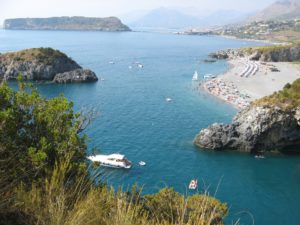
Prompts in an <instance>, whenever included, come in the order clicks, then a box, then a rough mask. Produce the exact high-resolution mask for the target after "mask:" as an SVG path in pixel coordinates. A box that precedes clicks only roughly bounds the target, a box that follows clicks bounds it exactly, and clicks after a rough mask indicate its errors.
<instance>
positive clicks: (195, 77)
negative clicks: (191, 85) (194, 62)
mask: <svg viewBox="0 0 300 225" xmlns="http://www.w3.org/2000/svg"><path fill="white" fill-rule="evenodd" d="M197 80H198V72H197V71H195V73H194V75H193V78H192V81H197Z"/></svg>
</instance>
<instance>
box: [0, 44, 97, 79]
mask: <svg viewBox="0 0 300 225" xmlns="http://www.w3.org/2000/svg"><path fill="white" fill-rule="evenodd" d="M19 74H21V75H22V76H23V78H24V80H35V81H55V82H57V83H62V82H64V83H71V82H92V81H97V80H98V78H97V76H96V75H95V73H93V72H92V71H90V70H84V69H82V68H81V66H79V65H78V64H77V63H76V62H75V61H74V60H72V59H71V58H69V57H68V56H67V55H65V54H64V53H62V52H60V51H58V50H54V49H51V48H33V49H26V50H22V51H18V52H10V53H5V54H0V79H4V80H14V79H16V78H17V77H18V75H19ZM56 76H57V77H56Z"/></svg>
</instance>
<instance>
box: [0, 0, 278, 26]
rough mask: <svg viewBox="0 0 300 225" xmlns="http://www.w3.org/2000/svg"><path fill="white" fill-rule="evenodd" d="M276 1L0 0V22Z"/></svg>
mask: <svg viewBox="0 0 300 225" xmlns="http://www.w3.org/2000/svg"><path fill="white" fill-rule="evenodd" d="M274 1H275V0H0V24H2V23H3V21H4V19H8V18H23V17H51V16H91V17H106V16H119V17H121V18H122V16H126V15H130V14H131V13H137V12H139V11H147V10H151V9H155V8H160V7H167V8H186V9H193V11H197V10H199V12H201V11H202V12H203V11H217V10H227V9H230V10H238V11H244V12H251V11H256V10H259V9H262V8H264V7H266V6H268V5H269V4H271V3H272V2H274Z"/></svg>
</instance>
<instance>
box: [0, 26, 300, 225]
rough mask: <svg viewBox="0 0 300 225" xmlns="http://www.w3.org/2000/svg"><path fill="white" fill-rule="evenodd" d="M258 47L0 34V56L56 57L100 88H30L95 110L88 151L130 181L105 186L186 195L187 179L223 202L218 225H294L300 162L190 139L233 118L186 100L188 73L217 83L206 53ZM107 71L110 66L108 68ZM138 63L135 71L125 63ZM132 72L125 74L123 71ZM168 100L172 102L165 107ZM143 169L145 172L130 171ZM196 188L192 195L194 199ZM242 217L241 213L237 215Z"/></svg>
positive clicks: (215, 103)
mask: <svg viewBox="0 0 300 225" xmlns="http://www.w3.org/2000/svg"><path fill="white" fill-rule="evenodd" d="M257 44H258V43H251V42H244V41H237V40H229V39H222V38H219V37H205V36H178V35H170V34H157V33H137V32H132V33H99V32H61V31H3V30H1V31H0V52H6V51H14V50H20V49H24V48H31V47H41V46H43V47H53V48H57V49H59V50H61V51H63V52H65V53H67V54H68V55H69V56H70V57H72V58H73V59H74V60H76V61H77V62H78V63H79V64H80V65H82V66H83V67H86V68H90V69H92V70H93V71H95V72H96V73H97V75H98V76H99V77H101V78H104V79H105V81H99V82H97V83H94V84H72V85H53V84H43V85H39V86H38V88H39V89H40V91H41V92H42V94H43V95H45V96H47V97H54V96H57V95H58V94H60V93H64V95H65V96H66V97H67V98H68V99H70V100H71V101H73V102H74V103H75V109H76V110H80V109H81V108H82V107H88V108H91V107H93V108H95V109H97V110H98V111H99V113H100V116H99V117H97V118H96V120H95V121H93V124H92V125H91V126H90V127H89V128H88V129H87V130H86V134H87V135H88V136H89V138H90V142H89V151H91V149H92V148H93V147H97V148H98V149H100V150H101V152H103V153H113V152H119V153H124V154H126V156H127V157H128V158H129V159H130V160H132V161H133V162H134V167H133V168H132V169H131V170H129V171H122V170H107V171H106V176H105V177H104V179H105V180H106V181H107V182H108V183H109V184H111V185H113V186H115V187H117V186H119V185H122V186H123V187H124V188H127V187H128V186H129V185H132V184H134V183H138V184H140V185H144V192H145V193H153V192H156V191H158V190H159V188H161V187H165V186H171V187H174V188H175V189H176V190H178V191H180V192H182V193H184V194H186V193H188V194H191V193H190V192H188V191H187V185H188V183H189V181H190V180H191V179H192V178H198V180H199V181H201V180H203V183H205V186H206V187H210V188H209V190H210V193H211V194H212V195H214V192H215V190H216V189H217V186H218V184H219V183H220V186H219V188H218V191H217V193H216V197H217V198H219V199H220V200H221V201H224V202H227V203H228V205H229V206H230V215H229V217H228V218H227V223H228V224H231V223H232V221H236V220H237V219H238V218H241V224H252V220H251V216H249V214H252V215H253V217H254V219H255V224H273V225H281V224H282V225H283V224H289V225H297V224H299V223H300V222H299V221H300V213H299V212H300V191H299V190H300V157H298V156H269V157H267V158H266V159H265V160H255V159H254V158H253V157H252V156H250V155H248V154H241V153H233V152H204V151H201V150H199V149H196V148H195V147H194V146H193V144H192V141H193V138H194V137H195V135H196V134H197V133H198V132H199V131H200V129H201V128H204V127H207V126H208V125H209V124H211V123H214V122H223V123H227V122H230V121H231V120H232V118H233V116H234V115H235V113H236V110H235V109H234V108H233V107H231V106H230V105H227V104H226V103H224V102H222V101H219V100H218V99H216V98H214V97H212V96H209V95H207V94H205V93H203V92H201V91H200V90H195V86H193V85H192V82H191V77H192V74H193V72H194V71H195V70H198V72H199V73H200V74H201V75H203V74H205V73H213V74H218V73H221V72H223V71H225V70H226V69H227V67H228V65H227V64H226V62H224V61H219V62H217V63H214V64H204V63H203V62H202V60H203V59H205V58H206V57H207V55H208V54H209V53H210V52H213V51H216V50H220V49H224V48H232V47H241V46H246V45H247V46H248V45H257ZM109 61H114V62H115V64H109V63H108V62H109ZM136 61H139V62H141V63H142V64H143V65H144V68H143V69H138V68H136V67H135V66H134V65H133V64H132V63H133V62H136ZM130 65H133V69H131V70H130V69H129V68H128V67H129V66H130ZM166 97H171V98H172V99H173V102H171V103H166V101H165V98H166ZM140 160H143V161H146V162H147V166H146V167H139V166H138V165H137V163H138V162H139V161H140ZM203 186H204V185H200V189H201V188H202V187H203ZM246 212H247V213H246Z"/></svg>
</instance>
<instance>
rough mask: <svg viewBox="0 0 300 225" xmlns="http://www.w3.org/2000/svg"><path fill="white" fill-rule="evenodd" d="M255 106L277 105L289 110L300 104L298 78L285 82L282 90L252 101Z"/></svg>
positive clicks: (299, 82)
mask: <svg viewBox="0 0 300 225" xmlns="http://www.w3.org/2000/svg"><path fill="white" fill-rule="evenodd" d="M253 104H254V105H257V106H271V107H274V106H277V107H280V108H282V109H283V110H290V109H294V108H296V107H298V106H300V79H297V80H296V81H294V82H293V83H292V84H286V85H285V87H284V88H283V90H281V91H279V92H275V93H274V94H272V95H270V96H267V97H264V98H261V99H259V100H257V101H255V102H254V103H253Z"/></svg>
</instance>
